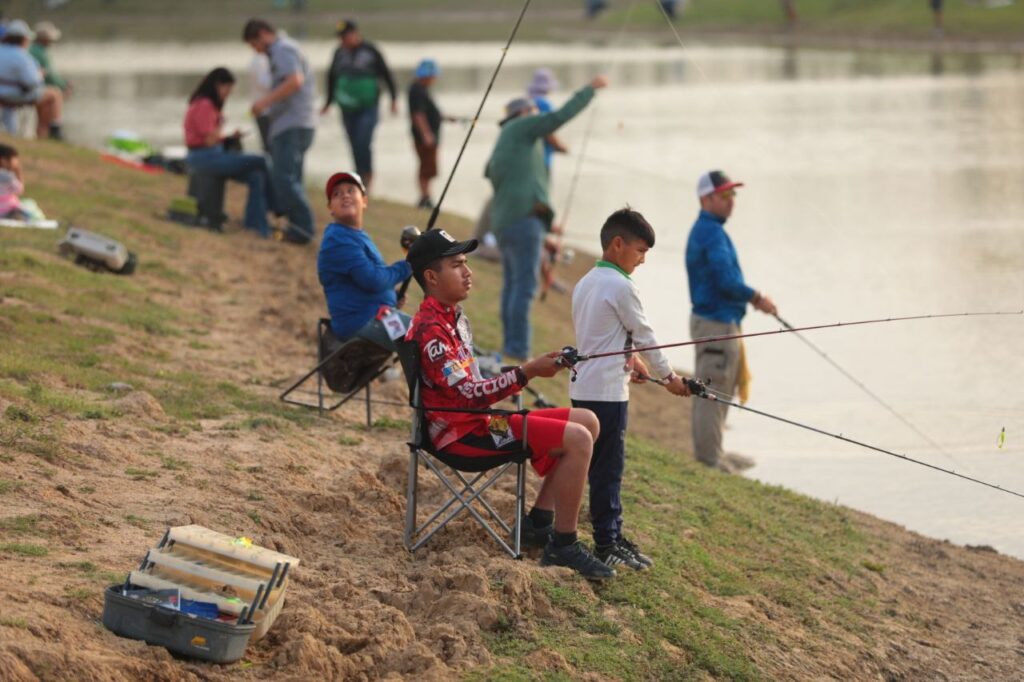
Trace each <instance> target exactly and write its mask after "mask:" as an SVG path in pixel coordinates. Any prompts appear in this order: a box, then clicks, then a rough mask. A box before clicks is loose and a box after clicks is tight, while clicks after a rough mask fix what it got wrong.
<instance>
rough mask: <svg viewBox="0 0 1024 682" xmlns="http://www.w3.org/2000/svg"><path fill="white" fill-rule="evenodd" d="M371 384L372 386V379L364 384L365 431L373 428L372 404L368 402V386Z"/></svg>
mask: <svg viewBox="0 0 1024 682" xmlns="http://www.w3.org/2000/svg"><path fill="white" fill-rule="evenodd" d="M372 384H373V379H371V380H370V381H369V382H367V384H366V428H367V429H372V428H373V403H372V402H371V400H370V386H371V385H372Z"/></svg>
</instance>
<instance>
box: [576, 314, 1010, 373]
mask: <svg viewBox="0 0 1024 682" xmlns="http://www.w3.org/2000/svg"><path fill="white" fill-rule="evenodd" d="M996 315H1024V310H1007V311H994V312H967V313H941V314H935V315H908V316H905V317H885V318H880V319H877V320H858V321H856V322H835V323H833V324H816V325H812V326H809V327H792V328H790V329H777V330H774V331H767V332H751V333H749V334H724V335H722V336H704V337H701V338H699V339H693V340H691V341H679V342H676V343H663V344H660V345H657V346H643V347H641V348H631V349H626V350H610V351H605V352H603V353H580V352H579V350H577V349H576V348H574V347H572V346H565V347H564V348H562V354H561V356H559V358H558V360H559V364H561V365H562V366H564V367H572V366H573V365H575V364H576V363H578V362H583V361H585V360H594V359H596V358H605V357H609V356H612V355H625V354H627V353H643V352H645V351H650V350H661V349H663V348H679V347H681V346H695V345H700V344H704V343H714V342H715V341H731V340H733V339H749V338H752V337H755V336H773V335H775V334H791V333H795V332H805V331H811V330H812V329H832V328H835V327H855V326H857V325H862V324H880V323H883V322H905V321H908V320H935V319H940V318H945V317H989V316H996Z"/></svg>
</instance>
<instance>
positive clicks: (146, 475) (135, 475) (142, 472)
mask: <svg viewBox="0 0 1024 682" xmlns="http://www.w3.org/2000/svg"><path fill="white" fill-rule="evenodd" d="M124 473H125V474H127V476H128V477H129V478H131V479H132V480H133V481H148V480H150V479H152V478H156V477H158V476H159V475H160V472H159V471H153V470H152V469H140V468H138V467H128V468H127V469H125V470H124Z"/></svg>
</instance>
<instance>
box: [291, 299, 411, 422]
mask: <svg viewBox="0 0 1024 682" xmlns="http://www.w3.org/2000/svg"><path fill="white" fill-rule="evenodd" d="M316 341H317V343H316V347H317V364H316V367H314V368H313V369H311V370H309V371H308V372H306V373H305V374H303V375H302V377H300V378H299V379H298V381H296V382H295V383H293V384H292V385H291V386H289V387H288V388H286V389H285V390H284V392H283V393H281V400H283V401H284V402H286V403H289V404H291V405H301V406H302V407H315V408H317V410H319V412H320V414H321V415H323V414H324V412H333V411H334V410H336V409H338V408H339V407H341V406H342V405H344V404H345V403H347V402H348V401H349V400H351V399H352V398H354V397H355V396H356V395H357V394H358V393H359V392H360V391H364V390H365V391H366V425H367V426H373V403H377V404H380V405H402V404H403V403H400V402H395V401H393V400H375V399H374V398H373V397H372V395H371V386H372V384H373V381H374V379H376V378H377V377H379V376H380V375H381V374H383V373H384V372H386V371H387V370H388V369H390V368H391V367H392V366H393V365H394V364H396V363H397V362H398V358H396V357H395V355H394V354H393V353H392V352H391V351H390V350H388V349H387V348H383V347H381V346H379V345H377V344H376V343H374V342H373V341H370V340H368V339H364V338H361V337H353V338H350V339H348V340H346V341H341V340H340V339H338V337H336V336H335V335H334V333H333V332H332V331H331V321H330V320H328V319H321V320H320V321H319V322H318V323H317V326H316ZM313 375H316V392H315V393H313V392H312V391H305V390H301V389H300V388H299V387H300V386H302V385H303V384H305V383H306V381H308V380H309V379H310V378H311V377H312V376H313ZM325 385H326V386H327V388H328V389H329V390H330V391H332V392H333V393H335V394H336V396H337V397H338V399H337V401H336V402H332V401H333V400H334V398H328V397H327V396H326V395H325V391H324V386H325ZM293 394H305V395H314V396H316V402H309V401H306V400H302V399H299V398H294V397H292V395H293Z"/></svg>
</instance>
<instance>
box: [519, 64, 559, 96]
mask: <svg viewBox="0 0 1024 682" xmlns="http://www.w3.org/2000/svg"><path fill="white" fill-rule="evenodd" d="M558 87H559V83H558V79H557V78H555V74H554V73H553V72H552V71H551V69H549V68H547V67H543V66H542V67H540V68H539V69H537V70H536V71H534V72H533V78H531V79H530V84H529V85H528V86H527V87H526V91H527V92H528V93H530V96H531V97H536V96H538V95H546V94H548V93H549V92H551V91H552V90H557V89H558Z"/></svg>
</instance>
